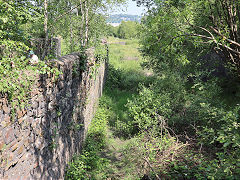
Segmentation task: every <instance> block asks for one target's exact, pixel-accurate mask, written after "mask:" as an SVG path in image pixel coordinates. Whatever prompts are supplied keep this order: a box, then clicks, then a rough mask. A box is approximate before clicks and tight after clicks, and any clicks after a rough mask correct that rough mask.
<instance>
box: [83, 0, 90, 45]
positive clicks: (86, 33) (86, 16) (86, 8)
mask: <svg viewBox="0 0 240 180" xmlns="http://www.w3.org/2000/svg"><path fill="white" fill-rule="evenodd" d="M88 12H89V7H88V0H87V2H86V3H85V39H84V46H85V47H86V46H87V44H88V31H89V27H88V23H89V19H88Z"/></svg>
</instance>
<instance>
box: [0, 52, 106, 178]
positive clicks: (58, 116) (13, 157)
mask: <svg viewBox="0 0 240 180" xmlns="http://www.w3.org/2000/svg"><path fill="white" fill-rule="evenodd" d="M87 53H88V54H87V55H88V60H87V61H84V59H83V58H81V57H82V55H81V54H78V53H74V54H71V55H66V56H63V57H61V58H59V59H58V60H53V63H54V64H55V66H57V67H58V68H59V69H61V71H62V72H63V74H62V75H60V77H59V78H58V79H57V80H55V79H54V78H53V76H52V75H38V77H37V78H38V81H37V83H36V84H35V85H34V88H33V90H32V93H31V100H30V102H29V106H28V107H27V108H26V110H24V111H20V110H18V111H17V113H16V117H15V118H14V119H11V118H10V108H11V107H10V105H9V103H8V100H7V98H6V97H5V96H3V95H2V96H1V97H0V119H1V121H0V133H1V136H0V179H63V177H64V173H65V170H66V166H67V163H68V162H69V161H70V160H71V158H72V156H73V155H74V154H75V153H79V152H80V151H81V147H82V144H83V140H84V138H85V135H86V132H87V129H88V125H89V124H90V122H91V119H92V117H93V115H94V113H95V110H96V105H97V101H98V98H99V96H101V94H102V90H103V84H104V77H105V65H106V64H105V62H101V63H100V67H99V68H98V69H97V70H95V68H91V67H92V66H93V64H94V63H95V58H94V57H93V55H92V50H90V51H88V52H87ZM93 71H94V72H93ZM93 74H95V75H94V76H93Z"/></svg>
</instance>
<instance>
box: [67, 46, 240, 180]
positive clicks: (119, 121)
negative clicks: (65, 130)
mask: <svg viewBox="0 0 240 180" xmlns="http://www.w3.org/2000/svg"><path fill="white" fill-rule="evenodd" d="M115 46H116V44H114V47H113V48H116V47H115ZM118 46H123V45H118ZM110 47H111V46H110ZM110 50H111V49H110ZM110 55H111V54H110ZM119 56H120V55H119V54H115V55H114V56H110V65H109V71H108V80H107V83H106V87H105V90H104V95H103V97H102V98H101V99H100V108H99V111H100V114H99V111H98V112H97V115H96V117H95V119H94V121H93V123H92V125H91V129H90V131H89V136H88V138H87V141H86V144H85V147H84V149H83V153H82V155H80V156H77V157H76V158H75V159H74V161H73V162H72V163H71V164H70V169H69V171H68V173H67V177H68V178H69V179H74V177H75V179H76V177H78V179H239V177H240V158H239V157H240V150H239V149H240V134H239V132H240V121H239V120H240V114H239V113H240V107H239V105H238V104H236V103H234V104H230V103H227V104H226V103H225V102H226V101H225V99H230V98H233V97H234V95H231V94H230V95H229V94H224V91H225V90H224V89H223V88H222V86H221V85H222V81H220V80H219V79H217V78H213V77H210V76H209V77H208V81H203V80H202V79H201V74H203V73H204V72H201V73H199V74H200V76H198V75H197V74H196V75H194V79H193V80H192V81H191V82H190V81H189V78H186V77H184V76H182V74H181V73H180V72H178V71H174V72H169V69H167V68H165V69H164V68H163V69H162V71H161V73H159V74H157V75H154V76H152V77H146V76H144V71H142V70H140V69H138V66H128V65H129V63H127V62H126V66H127V67H126V68H124V66H122V65H121V64H122V63H123V64H124V63H125V61H124V60H123V62H118V61H116V59H113V60H111V57H112V58H115V57H119ZM118 63H119V64H118ZM134 63H136V62H134ZM134 63H133V64H134ZM138 63H140V62H138ZM136 77H137V78H136ZM223 94H224V95H225V96H223ZM226 97H227V98H226ZM96 121H99V123H97V122H96ZM104 126H105V128H106V129H105V128H104ZM94 127H95V128H94ZM99 127H101V128H99ZM98 129H104V130H101V131H100V132H101V133H99V131H98ZM99 138H100V139H99ZM89 147H92V148H89ZM103 152H108V153H107V154H108V155H107V156H106V155H103V154H104V153H103ZM90 154H91V155H90ZM74 174H77V176H73V175H74Z"/></svg>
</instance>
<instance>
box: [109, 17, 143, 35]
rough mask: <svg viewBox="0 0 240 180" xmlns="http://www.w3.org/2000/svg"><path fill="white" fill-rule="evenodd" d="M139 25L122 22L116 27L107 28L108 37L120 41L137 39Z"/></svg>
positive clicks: (132, 22)
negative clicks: (116, 38)
mask: <svg viewBox="0 0 240 180" xmlns="http://www.w3.org/2000/svg"><path fill="white" fill-rule="evenodd" d="M139 27H140V24H139V23H138V22H135V21H122V22H121V24H120V25H119V26H117V27H113V26H111V25H109V26H108V35H109V36H114V37H118V38H122V39H135V38H138V37H139V31H138V28H139Z"/></svg>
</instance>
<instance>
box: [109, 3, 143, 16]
mask: <svg viewBox="0 0 240 180" xmlns="http://www.w3.org/2000/svg"><path fill="white" fill-rule="evenodd" d="M143 13H144V8H143V7H137V4H136V1H132V0H128V2H127V3H126V5H123V6H122V7H119V8H118V9H115V10H114V11H111V12H110V14H111V15H114V14H129V15H139V16H141V15H142V14H143Z"/></svg>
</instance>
